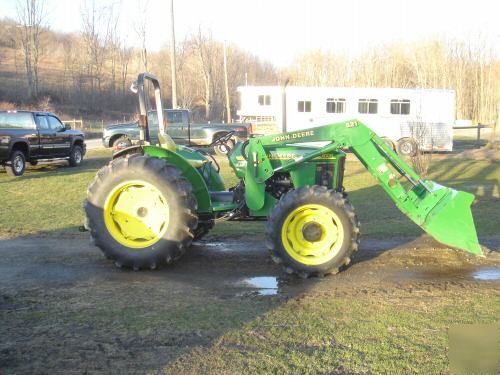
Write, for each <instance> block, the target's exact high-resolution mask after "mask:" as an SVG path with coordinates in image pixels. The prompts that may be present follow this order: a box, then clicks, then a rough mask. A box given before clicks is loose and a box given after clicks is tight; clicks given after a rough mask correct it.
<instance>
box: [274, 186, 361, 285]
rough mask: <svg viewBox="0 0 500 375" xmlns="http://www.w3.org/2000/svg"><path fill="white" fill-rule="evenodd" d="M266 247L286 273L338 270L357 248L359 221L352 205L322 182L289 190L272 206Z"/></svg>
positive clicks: (302, 275) (313, 274)
mask: <svg viewBox="0 0 500 375" xmlns="http://www.w3.org/2000/svg"><path fill="white" fill-rule="evenodd" d="M266 234H267V247H268V249H269V251H270V253H271V256H272V258H273V260H274V261H275V262H276V263H278V264H281V265H282V266H283V269H284V271H285V272H286V273H289V274H292V273H295V274H297V275H299V276H300V277H303V278H307V277H310V276H323V275H326V274H329V273H337V272H338V271H339V270H340V268H341V267H343V266H347V265H348V264H349V263H350V261H351V254H352V253H353V252H354V251H356V250H357V249H358V244H359V222H358V219H357V218H356V215H355V213H354V209H353V207H352V205H351V204H350V203H349V202H348V201H347V199H346V198H345V197H344V196H343V195H342V194H341V193H338V192H335V191H333V190H328V189H327V188H326V187H324V186H312V187H309V186H306V187H302V188H299V189H297V190H292V191H290V192H288V193H287V194H285V195H284V196H283V198H282V199H281V200H280V201H279V202H278V204H276V206H275V207H274V208H273V209H272V211H271V213H270V215H269V217H268V224H267V228H266Z"/></svg>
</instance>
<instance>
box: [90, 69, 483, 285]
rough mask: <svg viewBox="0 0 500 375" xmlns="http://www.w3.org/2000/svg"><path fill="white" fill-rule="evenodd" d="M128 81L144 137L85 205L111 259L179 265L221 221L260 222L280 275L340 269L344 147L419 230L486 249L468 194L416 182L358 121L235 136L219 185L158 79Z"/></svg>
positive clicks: (347, 247)
mask: <svg viewBox="0 0 500 375" xmlns="http://www.w3.org/2000/svg"><path fill="white" fill-rule="evenodd" d="M148 81H149V84H150V85H152V87H153V89H154V102H155V103H156V111H157V114H158V122H159V124H162V126H160V134H158V136H157V137H154V138H155V139H158V140H159V144H156V145H152V144H151V142H150V139H151V137H150V135H149V124H148V117H147V114H148V110H149V109H150V108H148V104H150V103H149V100H148V95H146V91H145V83H146V82H148ZM134 86H135V90H134V91H136V92H137V94H138V97H139V112H140V114H139V123H140V126H141V129H142V130H143V131H142V132H141V133H142V138H143V142H142V144H140V145H137V146H133V147H129V148H126V149H123V150H121V151H120V152H117V153H116V154H115V155H114V156H113V160H112V161H111V162H110V163H109V165H107V166H105V167H103V168H101V169H100V170H99V172H98V173H97V175H96V176H95V179H94V181H93V182H92V184H91V185H90V186H89V188H88V196H87V199H86V201H85V211H86V214H87V224H88V228H89V230H90V233H91V236H92V238H93V240H94V242H95V245H96V246H98V247H99V248H100V249H101V250H102V251H103V252H104V254H105V255H106V256H107V257H108V258H109V259H111V260H113V261H114V262H115V264H116V265H117V266H118V267H129V268H132V269H134V270H139V269H155V268H158V267H161V266H163V265H165V264H170V263H172V262H175V261H176V260H177V259H179V258H180V257H181V256H182V255H183V254H184V252H185V251H186V250H187V249H188V248H189V246H190V244H191V242H192V241H193V240H196V239H199V238H201V237H202V236H204V235H205V234H206V233H208V232H209V230H210V229H211V228H212V227H213V225H214V221H216V220H218V219H220V220H249V219H262V220H266V219H267V227H266V234H265V235H266V245H267V247H268V249H269V251H270V253H271V257H272V259H273V260H274V261H275V262H276V263H278V264H281V265H282V266H283V268H284V270H285V271H286V272H287V273H295V274H297V275H299V276H301V277H309V276H321V275H325V274H328V273H336V272H338V271H339V269H341V268H342V267H343V266H347V265H348V264H349V263H350V259H351V256H352V254H353V252H355V251H356V250H357V249H358V245H359V236H360V225H359V221H358V219H357V217H356V213H355V211H354V208H353V206H352V205H351V203H349V200H348V195H347V192H345V191H344V188H343V178H344V165H345V159H346V154H345V152H346V151H347V150H348V151H350V152H352V153H353V154H354V155H355V156H356V157H357V158H358V159H359V160H360V161H361V163H362V164H363V165H364V166H365V167H366V169H367V170H368V171H369V172H370V173H371V175H372V176H373V177H374V178H375V179H376V180H377V181H378V183H379V184H380V186H381V187H382V188H383V189H384V191H385V192H386V193H387V195H389V197H390V198H391V199H392V201H393V202H394V203H395V204H396V206H397V207H398V208H399V209H400V210H401V211H402V212H403V213H404V214H405V215H406V216H408V217H409V218H410V219H411V220H412V221H414V222H415V223H416V224H417V225H419V226H420V227H421V228H422V229H423V230H425V231H426V232H427V233H429V234H430V235H431V236H433V237H434V238H435V239H436V240H438V241H439V242H441V243H443V244H446V245H448V246H451V247H455V248H458V249H462V250H465V251H468V252H470V253H473V254H478V255H480V254H482V252H481V247H480V245H479V243H478V240H477V235H476V230H475V227H474V221H473V218H472V214H471V211H470V205H471V203H472V202H473V200H474V196H473V195H472V194H470V193H466V192H462V191H457V190H454V189H451V188H447V187H444V186H441V185H439V184H437V183H435V182H433V181H429V180H423V179H421V178H420V177H419V176H418V175H417V174H416V173H415V172H414V171H413V170H412V169H411V168H410V167H409V166H408V165H407V164H406V163H405V162H404V161H403V160H401V159H400V158H399V157H398V156H397V155H396V153H394V151H393V150H392V149H391V148H390V147H388V146H387V145H386V144H385V143H384V141H383V140H381V139H380V138H379V137H378V136H377V135H376V134H375V133H374V132H373V131H371V130H370V129H369V128H368V127H367V126H365V125H364V124H362V123H361V122H360V121H357V120H351V121H345V122H341V123H336V124H329V125H325V126H320V127H315V128H312V129H307V130H303V131H294V132H288V133H282V134H276V135H268V136H261V137H255V138H250V139H249V140H248V141H246V142H244V143H241V142H240V143H238V144H237V145H236V146H235V147H234V149H233V150H231V152H230V153H229V155H228V158H229V165H230V166H231V168H232V169H233V171H234V173H235V175H236V176H237V177H238V178H239V183H238V184H237V185H236V186H233V187H231V188H230V189H229V190H225V187H224V182H223V180H222V178H221V176H220V174H219V167H218V165H217V162H216V160H215V159H212V157H211V156H210V155H208V154H206V153H205V152H203V151H201V150H195V149H192V148H190V147H186V146H180V145H176V144H175V143H174V142H173V141H172V139H171V138H170V137H169V135H168V134H167V128H168V124H167V122H166V121H165V119H164V118H163V109H162V100H161V93H160V85H159V82H158V80H157V79H156V78H155V77H154V76H152V75H150V74H148V73H142V74H140V75H139V77H138V80H137V82H136V83H135V85H134ZM230 138H231V134H230V133H228V134H227V135H225V136H223V137H221V138H219V139H218V140H216V141H215V142H216V143H219V144H221V145H224V143H225V142H227V141H229V140H230ZM310 142H316V143H310ZM318 142H322V143H321V144H322V145H321V146H318Z"/></svg>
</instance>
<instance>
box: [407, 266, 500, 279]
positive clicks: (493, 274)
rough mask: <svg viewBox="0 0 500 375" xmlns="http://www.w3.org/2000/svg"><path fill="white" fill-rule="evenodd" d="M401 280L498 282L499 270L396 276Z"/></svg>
mask: <svg viewBox="0 0 500 375" xmlns="http://www.w3.org/2000/svg"><path fill="white" fill-rule="evenodd" d="M398 276H399V277H398V278H401V279H406V280H408V279H416V280H429V281H435V280H476V281H499V280H500V268H499V267H488V268H479V269H477V268H476V269H466V270H463V269H455V270H451V271H450V270H425V271H415V270H412V271H407V272H404V273H402V274H399V275H398Z"/></svg>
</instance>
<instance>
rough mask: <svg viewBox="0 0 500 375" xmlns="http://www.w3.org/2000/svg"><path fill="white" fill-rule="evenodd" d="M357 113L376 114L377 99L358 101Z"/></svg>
mask: <svg viewBox="0 0 500 375" xmlns="http://www.w3.org/2000/svg"><path fill="white" fill-rule="evenodd" d="M358 112H359V113H377V112H378V100H377V99H359V101H358Z"/></svg>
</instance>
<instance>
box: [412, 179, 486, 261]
mask: <svg viewBox="0 0 500 375" xmlns="http://www.w3.org/2000/svg"><path fill="white" fill-rule="evenodd" d="M426 185H427V186H432V189H431V191H432V193H430V194H432V195H434V196H435V197H436V199H439V200H438V201H437V203H435V205H434V207H432V208H431V209H430V210H429V213H428V214H427V216H426V218H425V221H424V223H423V224H421V226H422V228H423V229H424V230H425V231H426V232H427V233H429V234H430V235H431V236H433V237H434V238H435V239H436V240H438V241H439V242H441V243H443V244H445V245H448V246H451V247H455V248H458V249H461V250H465V251H468V252H469V253H472V254H476V255H483V253H482V250H481V246H480V245H479V242H478V239H477V233H476V228H475V226H474V219H473V217H472V212H471V208H470V206H471V204H472V202H473V201H474V195H472V194H470V193H467V192H463V191H459V190H455V189H451V188H447V187H444V186H441V185H439V184H436V183H434V182H432V181H426Z"/></svg>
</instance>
